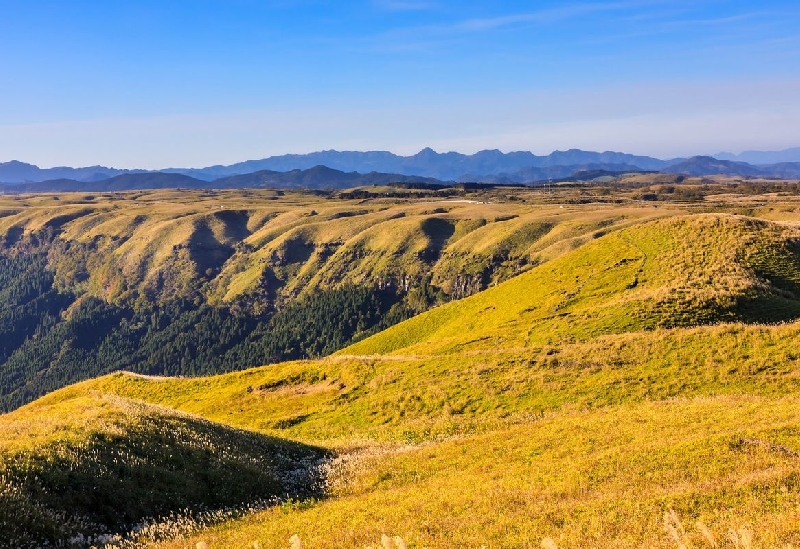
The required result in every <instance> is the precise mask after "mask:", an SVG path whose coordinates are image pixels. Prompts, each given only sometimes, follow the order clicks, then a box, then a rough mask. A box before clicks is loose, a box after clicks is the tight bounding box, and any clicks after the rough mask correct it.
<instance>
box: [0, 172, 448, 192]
mask: <svg viewBox="0 0 800 549" xmlns="http://www.w3.org/2000/svg"><path fill="white" fill-rule="evenodd" d="M389 183H426V184H444V182H443V181H439V180H438V179H433V178H430V177H418V176H407V175H399V174H387V173H378V172H371V173H366V174H360V173H357V172H350V173H345V172H342V171H340V170H334V169H331V168H328V167H325V166H315V167H313V168H310V169H308V170H291V171H288V172H273V171H269V170H262V171H259V172H254V173H250V174H243V175H234V176H230V177H223V178H220V179H215V180H214V181H203V180H202V179H197V178H194V177H190V176H188V175H184V174H179V173H164V172H144V173H124V174H121V175H116V176H114V177H110V178H108V179H103V180H100V181H78V180H75V179H63V178H62V179H51V180H48V181H37V182H33V183H17V184H11V185H9V184H6V185H0V190H2V191H13V192H71V191H81V192H109V191H122V190H141V189H170V188H185V189H234V188H265V187H268V188H279V189H292V188H303V189H347V188H351V187H361V186H368V185H386V184H389Z"/></svg>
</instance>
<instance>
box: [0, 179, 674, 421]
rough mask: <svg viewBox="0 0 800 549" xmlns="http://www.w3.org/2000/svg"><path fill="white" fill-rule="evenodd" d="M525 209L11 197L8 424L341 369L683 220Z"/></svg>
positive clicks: (4, 303)
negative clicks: (151, 378) (210, 382)
mask: <svg viewBox="0 0 800 549" xmlns="http://www.w3.org/2000/svg"><path fill="white" fill-rule="evenodd" d="M396 191H398V192H399V191H403V189H399V190H396ZM465 192H466V191H465ZM515 192H517V193H521V194H520V196H517V195H504V194H498V192H496V191H475V192H474V193H472V194H464V197H455V198H452V197H448V196H442V197H437V196H435V192H434V191H431V193H433V194H431V193H428V195H426V196H425V197H424V198H414V197H409V198H403V197H402V195H400V197H398V196H393V197H392V198H383V197H381V196H380V195H374V196H373V197H372V198H370V199H358V200H356V199H349V198H340V197H339V196H338V195H318V194H313V193H298V192H295V193H290V192H285V193H284V192H282V191H239V192H230V191H202V192H200V191H198V192H191V193H190V192H177V191H158V192H156V191H153V192H130V193H105V194H96V195H92V194H81V193H75V194H61V195H30V196H13V197H0V214H1V215H0V281H4V282H5V283H4V285H3V290H2V292H3V294H2V297H4V299H2V300H0V409H4V410H11V409H13V408H15V407H17V406H20V405H22V404H24V403H26V402H29V401H31V400H32V399H34V398H36V397H38V396H41V395H42V394H45V393H46V392H48V391H52V390H55V389H57V388H59V387H63V386H64V385H66V384H69V383H71V382H75V381H80V380H83V379H88V378H91V377H95V376H98V375H103V374H106V373H108V372H112V371H117V370H122V369H127V370H132V371H135V372H138V373H143V374H162V375H203V374H212V373H218V372H226V371H231V370H239V369H243V368H247V367H252V366H257V365H260V364H264V363H268V362H275V361H280V360H287V359H295V358H304V357H317V356H323V355H326V354H329V353H331V352H333V351H335V350H337V349H340V348H342V347H343V346H345V345H347V344H349V343H351V342H353V341H357V340H359V339H363V338H364V337H366V336H368V335H370V334H372V333H375V332H377V331H379V330H380V329H382V328H385V327H387V326H390V325H392V324H394V323H397V322H399V321H401V320H404V319H406V318H409V317H411V316H413V315H415V314H417V313H419V312H421V311H424V310H427V309H429V308H430V307H432V306H434V305H437V304H440V303H443V302H446V301H448V300H450V299H457V298H461V297H464V296H467V295H471V294H474V293H475V292H478V291H480V290H482V289H484V288H486V287H488V286H490V285H493V284H496V283H498V282H500V281H503V280H506V279H508V278H511V277H512V276H514V275H516V274H518V273H520V272H522V271H525V270H527V269H530V268H531V267H533V266H535V265H537V264H541V263H545V262H547V261H549V260H550V259H552V258H554V257H558V256H559V255H561V254H563V253H564V252H565V251H568V250H570V249H572V248H574V247H576V246H579V245H580V244H581V243H582V242H584V241H586V240H588V239H591V238H592V236H593V235H597V234H598V232H599V231H613V230H614V229H615V228H616V227H619V226H624V225H627V224H631V223H634V222H636V221H637V220H642V219H650V218H657V217H661V216H664V215H668V214H669V210H666V209H663V208H652V207H647V206H641V205H633V204H632V205H630V206H629V207H617V208H613V209H612V208H609V207H597V206H594V207H591V208H590V207H579V206H574V207H566V208H565V207H563V205H558V206H556V205H551V204H547V203H545V204H541V203H534V201H533V200H531V202H530V203H529V202H528V200H527V199H526V197H527V198H530V197H534V198H535V197H536V195H535V193H534V191H524V190H520V189H517V190H516V191H515ZM526 193H527V194H526ZM395 194H397V193H395ZM539 194H541V193H539ZM512 199H513V200H512ZM539 202H541V201H539ZM320 310H324V314H320Z"/></svg>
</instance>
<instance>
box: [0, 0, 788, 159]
mask: <svg viewBox="0 0 800 549" xmlns="http://www.w3.org/2000/svg"><path fill="white" fill-rule="evenodd" d="M798 29H800V3H798V2H796V1H762V2H755V1H704V0H693V1H683V0H674V1H659V0H628V1H626V0H619V1H603V0H600V1H596V2H552V1H540V2H534V1H530V2H522V1H505V2H503V1H495V2H476V1H469V0H464V1H460V2H450V1H437V0H353V1H350V2H343V1H331V2H323V1H314V0H296V1H288V0H275V1H270V0H227V1H224V2H223V1H215V0H183V1H181V0H174V1H168V0H159V1H155V0H152V1H151V0H146V1H136V0H128V1H116V0H106V1H104V2H97V1H91V2H90V1H82V0H71V1H69V2H64V1H61V0H58V1H39V0H27V1H18V0H0V74H2V75H3V83H2V85H0V161H7V160H11V159H19V160H23V161H27V162H32V163H36V164H38V165H40V166H53V165H89V164H104V165H112V166H116V167H134V166H136V167H147V168H160V167H167V166H206V165H211V164H217V163H232V162H236V161H241V160H246V159H250V158H262V157H265V156H270V155H274V154H283V153H304V152H311V151H314V150H322V149H339V150H346V149H347V150H391V151H394V152H397V153H400V154H412V153H414V152H416V151H418V150H419V149H421V148H423V147H426V146H430V147H433V148H434V149H436V150H440V151H444V150H457V151H460V152H465V153H471V152H475V151H477V150H480V149H486V148H498V149H501V150H503V151H511V150H531V151H533V152H535V153H537V154H547V153H549V152H551V151H552V150H556V149H566V148H572V147H575V148H583V149H591V150H622V151H625V152H633V153H638V154H649V155H653V156H659V157H662V158H666V157H673V156H679V155H688V154H701V153H715V152H719V151H722V150H729V151H732V152H739V151H742V150H747V149H762V150H764V149H783V148H788V147H792V146H800V130H799V129H798V128H800V102H799V101H798V100H797V98H799V97H800V30H798Z"/></svg>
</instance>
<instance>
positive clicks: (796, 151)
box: [714, 147, 800, 165]
mask: <svg viewBox="0 0 800 549" xmlns="http://www.w3.org/2000/svg"><path fill="white" fill-rule="evenodd" d="M714 158H716V159H718V160H732V161H734V162H747V163H748V164H755V165H762V164H781V163H785V162H800V147H794V148H792V149H785V150H783V151H744V152H743V153H740V154H731V153H728V152H721V153H717V154H715V155H714Z"/></svg>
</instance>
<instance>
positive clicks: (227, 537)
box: [0, 215, 800, 548]
mask: <svg viewBox="0 0 800 549" xmlns="http://www.w3.org/2000/svg"><path fill="white" fill-rule="evenodd" d="M625 224H627V225H630V226H628V227H625V228H619V230H615V231H613V232H610V233H607V234H600V233H602V232H605V231H603V230H600V229H598V227H597V226H595V227H594V228H593V232H590V233H588V234H587V233H586V232H582V233H581V235H579V236H577V237H576V238H575V239H574V240H572V246H574V249H573V250H572V251H567V250H566V249H564V248H561V249H560V251H559V252H557V253H555V255H554V257H552V258H550V259H549V260H548V261H547V262H545V263H543V264H542V265H540V266H538V267H535V268H533V269H530V270H528V271H527V272H525V273H523V274H521V275H519V276H517V277H514V278H512V279H511V280H509V281H508V282H505V283H502V284H498V285H497V286H496V287H493V288H491V289H489V290H487V291H485V292H482V293H480V294H477V295H475V296H472V297H470V298H466V299H464V300H461V301H458V302H453V303H450V304H447V305H443V306H440V307H438V308H436V309H434V310H432V311H429V312H428V313H425V314H423V315H420V316H418V317H415V318H413V319H411V320H409V321H406V322H404V323H402V324H400V325H397V326H395V327H393V328H390V329H389V330H387V331H385V332H383V333H381V334H378V335H376V336H373V337H372V338H369V339H367V340H364V341H363V342H360V343H357V344H356V345H354V346H351V347H350V348H348V349H345V350H343V351H341V352H340V353H338V354H337V355H334V356H331V357H328V358H325V359H321V360H315V361H298V362H288V363H282V364H276V365H270V366H264V367H261V368H257V369H252V370H247V371H243V372H236V373H232V374H226V375H223V376H214V377H208V378H195V379H184V378H168V379H152V378H143V377H141V376H133V375H130V374H125V373H117V374H113V375H110V376H106V377H103V378H99V379H96V380H93V381H90V382H86V383H84V384H81V385H77V386H73V387H70V388H68V389H64V390H62V391H59V392H56V393H53V394H51V395H50V396H48V397H46V398H45V399H43V400H40V401H37V402H36V403H34V404H33V405H31V406H30V407H26V408H22V409H21V410H19V411H17V412H14V413H12V414H9V415H7V416H0V419H2V420H3V421H5V422H11V423H9V425H11V424H13V423H14V422H22V423H20V424H21V425H22V427H18V428H16V429H14V428H11V427H9V428H6V429H3V430H2V431H0V432H3V433H9V434H8V435H7V437H6V439H5V440H6V442H5V444H6V446H7V447H8V452H10V453H9V454H8V455H9V456H16V454H13V452H18V451H20V450H19V449H17V445H20V444H23V445H24V443H22V442H20V441H22V440H32V441H35V440H36V439H35V438H31V437H30V436H29V433H30V432H34V433H35V432H36V431H35V429H34V428H32V427H31V425H28V424H25V423H24V421H23V420H21V419H19V418H24V417H26V416H24V414H34V413H36V412H35V411H37V410H39V411H40V412H39V413H41V414H42V415H43V416H45V417H52V416H53V412H51V411H49V410H47V409H46V408H45V407H47V406H55V407H58V406H62V405H63V406H73V404H71V403H74V402H78V401H80V399H89V400H90V401H89V402H87V405H86V408H85V409H86V410H87V411H86V412H84V413H89V414H92V413H95V412H91V411H90V410H94V409H95V405H96V403H97V401H99V402H111V403H116V402H123V403H126V404H125V406H141V407H143V409H146V410H158V411H159V413H163V414H167V415H169V414H170V413H175V412H167V411H166V410H170V409H172V410H179V411H180V413H190V414H192V416H190V417H192V418H195V417H202V418H205V420H210V421H213V422H214V424H210V425H215V427H214V428H215V429H219V430H221V432H223V433H227V432H228V429H230V428H241V429H246V430H248V431H250V432H256V433H260V435H255V434H252V435H248V436H253V437H257V436H263V435H266V436H273V437H280V438H286V439H292V440H297V441H302V442H303V443H304V444H306V445H313V447H324V448H328V449H330V450H333V451H335V452H337V453H338V454H339V456H340V457H339V458H337V460H335V461H334V462H333V463H332V464H331V465H329V467H328V469H327V470H328V474H327V490H326V495H327V496H329V497H328V498H327V499H325V500H320V501H316V502H306V503H303V504H297V505H293V506H292V505H290V506H282V507H278V508H274V509H269V510H265V511H263V512H259V513H255V514H252V515H250V516H247V517H244V518H241V519H235V520H231V521H228V522H225V523H223V524H220V525H218V526H214V527H212V528H211V529H207V530H204V531H202V532H201V533H199V534H198V535H197V536H196V537H194V538H192V539H190V540H180V541H176V542H175V544H174V546H175V547H184V546H187V542H188V543H191V544H194V543H195V542H197V541H199V540H203V541H206V542H208V543H210V544H211V546H212V547H236V546H248V545H250V546H252V543H253V541H259V543H260V544H261V546H262V547H285V546H286V544H287V541H286V540H287V538H288V537H289V536H290V535H292V534H298V535H300V537H301V539H303V540H304V541H305V542H306V544H307V546H308V547H364V546H366V545H374V544H376V543H378V541H379V540H380V535H381V534H382V533H386V534H391V535H400V536H402V537H403V538H404V539H406V541H407V542H408V543H409V546H412V547H429V548H438V547H442V548H444V547H453V546H470V547H472V546H474V547H478V546H480V545H486V546H488V547H492V546H501V547H539V546H541V542H542V539H543V538H544V537H546V536H547V537H551V538H553V539H554V540H556V542H557V544H558V545H559V546H562V547H586V548H589V547H644V546H656V547H669V546H673V547H674V546H675V542H674V541H671V540H670V539H669V538H668V537H667V536H666V534H665V533H664V530H663V526H662V524H661V519H662V516H663V514H664V512H665V511H668V510H671V509H674V510H676V511H678V513H679V514H680V516H681V517H683V518H684V519H685V521H686V524H687V528H689V525H691V524H692V523H693V522H694V521H695V520H702V521H703V523H705V524H707V525H709V526H710V527H711V528H712V529H713V530H714V531H716V532H722V533H724V532H726V531H727V530H728V529H730V528H734V529H738V528H742V527H745V528H749V529H752V530H755V531H756V533H757V541H758V544H759V545H758V546H759V547H773V546H774V547H778V546H781V547H784V546H786V544H789V543H792V544H797V543H800V538H798V536H797V533H796V532H797V530H796V521H797V520H798V511H797V510H798V509H800V482H798V479H799V478H800V459H798V456H799V455H800V435H798V433H800V419H798V418H799V417H800V416H798V415H797V413H796V410H797V405H798V398H799V397H798V395H800V366H798V358H800V354H798V352H797V350H796V347H797V346H796V342H797V341H798V338H799V337H800V322H798V321H795V320H793V319H795V318H798V317H800V307H798V300H797V296H798V295H800V294H798V293H797V286H796V285H797V284H798V281H800V266H798V263H799V262H798V261H797V257H796V253H795V250H796V247H795V242H796V241H797V239H798V233H797V231H796V229H794V228H793V227H791V226H789V225H786V224H779V223H771V222H764V221H758V220H753V219H749V218H744V217H738V216H730V215H696V216H685V217H677V218H670V219H662V220H656V221H652V222H648V223H643V224H631V223H627V222H625V223H622V225H625ZM474 232H475V231H470V233H469V234H473V233H474ZM550 233H552V229H551V230H550V232H548V233H547V234H546V235H544V236H542V237H541V238H540V239H539V240H537V242H539V241H540V240H543V239H545V238H547V235H549V234H550ZM454 234H456V233H454ZM542 234H544V233H543V232H542ZM564 242H567V240H565V239H563V238H562V239H559V240H558V241H557V242H555V243H554V245H556V246H560V245H561V244H559V243H564ZM543 245H545V243H543V242H540V243H539V244H537V246H543ZM572 246H570V247H572ZM538 249H539V250H540V252H539V253H544V252H545V251H546V250H547V248H546V247H545V248H542V247H540V248H538ZM775 321H786V322H782V323H779V324H765V323H772V322H775ZM131 402H136V403H139V404H135V405H132V404H128V403H131ZM142 402H146V403H148V404H141V403H142ZM62 403H63V404H62ZM153 406H156V408H153ZM79 409H81V408H79ZM71 414H72V415H73V416H74V415H76V414H75V413H74V412H71ZM77 417H80V416H77ZM177 417H185V416H181V415H178V416H177ZM15 418H17V419H15ZM64 425H65V428H64V429H63V431H64V432H61V431H58V430H56V434H55V435H49V436H51V437H53V438H54V440H67V441H69V440H70V436H71V435H70V434H69V433H70V432H71V429H72V427H70V425H72V421H71V420H69V419H65V420H64ZM223 426H224V427H223ZM47 432H51V430H48V431H47ZM236 432H239V431H236ZM243 436H244V435H243ZM45 442H46V441H45ZM30 444H31V448H34V449H36V448H42V450H41V452H42V455H54V454H55V452H53V451H52V450H50V446H48V445H47V444H46V443H45V444H40V443H38V442H31V443H30ZM240 451H242V452H244V453H246V452H247V449H246V447H245V446H242V447H241V448H240ZM18 461H19V459H18V458H17V457H12V458H11V459H10V460H9V461H8V463H16V462H18ZM92 461H94V460H92ZM163 466H164V464H160V465H159V466H158V467H159V468H161V467H163ZM189 469H190V470H192V468H191V467H190V468H189ZM21 478H28V477H27V476H23V477H21ZM34 478H35V476H34ZM737 535H738V534H737ZM687 536H688V541H687V542H686V544H687V546H688V543H691V542H694V543H695V544H697V545H699V543H700V541H701V538H700V534H699V533H696V532H694V531H691V532H689V533H688V534H687ZM725 543H728V542H725ZM737 543H738V541H737ZM160 546H164V545H163V544H161V545H160ZM167 546H170V547H171V546H173V545H169V544H167ZM723 546H724V545H723ZM727 546H728V547H733V546H734V545H733V544H732V542H731V543H729V544H728V545H727ZM737 547H738V546H737Z"/></svg>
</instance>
